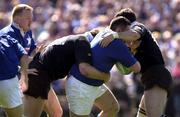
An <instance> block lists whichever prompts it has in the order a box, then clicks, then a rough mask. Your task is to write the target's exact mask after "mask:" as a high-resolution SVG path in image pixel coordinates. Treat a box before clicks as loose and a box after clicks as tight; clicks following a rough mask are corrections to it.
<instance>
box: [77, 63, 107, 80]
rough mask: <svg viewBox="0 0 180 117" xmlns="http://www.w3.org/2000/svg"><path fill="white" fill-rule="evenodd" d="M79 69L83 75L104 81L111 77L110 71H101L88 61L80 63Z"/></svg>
mask: <svg viewBox="0 0 180 117" xmlns="http://www.w3.org/2000/svg"><path fill="white" fill-rule="evenodd" d="M79 71H80V73H81V74H82V75H84V76H86V77H88V78H91V79H97V80H103V81H104V82H107V81H109V79H110V73H105V72H101V71H99V70H98V69H96V68H95V67H93V66H91V65H90V64H88V63H80V64H79Z"/></svg>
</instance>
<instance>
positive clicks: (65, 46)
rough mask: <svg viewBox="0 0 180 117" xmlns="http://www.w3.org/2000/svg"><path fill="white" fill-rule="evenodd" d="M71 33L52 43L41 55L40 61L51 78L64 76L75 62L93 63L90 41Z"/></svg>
mask: <svg viewBox="0 0 180 117" xmlns="http://www.w3.org/2000/svg"><path fill="white" fill-rule="evenodd" d="M78 37H79V36H77V35H71V36H67V37H64V38H60V39H57V40H55V41H54V42H52V43H50V44H49V45H48V46H47V47H46V48H45V50H44V51H43V52H42V53H41V55H40V61H41V63H42V67H43V69H44V70H45V71H48V72H49V74H50V76H51V77H52V79H51V80H56V79H59V78H64V77H65V76H66V75H67V74H68V73H69V71H70V69H71V67H72V65H73V64H75V63H78V64H79V63H81V62H87V63H89V64H91V48H90V44H89V42H88V41H86V40H85V39H84V38H78Z"/></svg>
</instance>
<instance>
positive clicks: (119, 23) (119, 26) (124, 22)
mask: <svg viewBox="0 0 180 117" xmlns="http://www.w3.org/2000/svg"><path fill="white" fill-rule="evenodd" d="M130 24H131V23H130V21H129V20H128V19H126V18H125V17H122V16H119V17H115V18H114V19H113V20H112V21H111V23H110V25H109V28H110V29H111V30H113V31H115V32H122V31H125V30H127V28H128V27H129V26H130Z"/></svg>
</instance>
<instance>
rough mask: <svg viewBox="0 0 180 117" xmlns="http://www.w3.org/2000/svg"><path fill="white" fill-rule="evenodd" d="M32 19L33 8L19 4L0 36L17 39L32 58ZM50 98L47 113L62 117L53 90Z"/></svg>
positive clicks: (33, 70)
mask: <svg viewBox="0 0 180 117" xmlns="http://www.w3.org/2000/svg"><path fill="white" fill-rule="evenodd" d="M32 19H33V8H32V7H31V6H29V5H26V4H18V5H16V6H15V7H14V8H13V11H12V17H11V23H10V25H8V26H6V27H5V28H3V29H2V30H1V31H0V35H4V34H6V35H9V36H10V37H12V38H14V39H16V40H17V41H18V42H19V43H20V44H21V45H22V46H23V47H24V49H25V50H26V52H27V53H28V55H29V56H31V57H33V56H34V54H35V53H36V52H35V51H36V43H35V41H34V39H33V36H32V31H31V29H30V26H31V23H32ZM30 61H31V59H30ZM28 72H29V73H33V74H37V71H36V70H35V69H28ZM25 89H26V88H25V86H24V84H22V90H25ZM49 97H50V98H48V100H47V101H46V104H45V109H46V112H47V113H48V114H49V115H50V116H62V108H61V106H60V103H59V101H58V100H57V96H56V94H55V93H54V91H53V89H52V88H51V90H50V92H49ZM52 105H53V106H52ZM25 111H26V110H25ZM27 111H29V110H27Z"/></svg>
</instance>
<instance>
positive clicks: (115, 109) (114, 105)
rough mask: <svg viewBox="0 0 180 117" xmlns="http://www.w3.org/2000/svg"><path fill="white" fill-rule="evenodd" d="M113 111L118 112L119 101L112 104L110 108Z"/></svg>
mask: <svg viewBox="0 0 180 117" xmlns="http://www.w3.org/2000/svg"><path fill="white" fill-rule="evenodd" d="M111 110H112V111H113V112H114V113H118V112H119V110H120V106H119V103H114V104H113V105H112V109H111Z"/></svg>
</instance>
